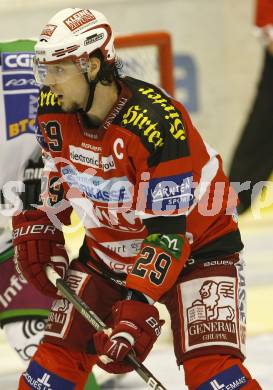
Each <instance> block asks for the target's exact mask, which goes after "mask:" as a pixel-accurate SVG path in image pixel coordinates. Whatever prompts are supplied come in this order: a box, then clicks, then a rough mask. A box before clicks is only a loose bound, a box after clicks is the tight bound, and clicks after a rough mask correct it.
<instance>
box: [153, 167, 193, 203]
mask: <svg viewBox="0 0 273 390" xmlns="http://www.w3.org/2000/svg"><path fill="white" fill-rule="evenodd" d="M192 202H193V188H192V175H191V173H186V174H184V175H176V176H166V177H163V178H156V179H152V180H150V183H149V188H148V195H147V207H148V209H150V210H153V211H159V210H161V211H172V210H178V209H179V210H186V209H188V207H189V206H190V205H191V204H192Z"/></svg>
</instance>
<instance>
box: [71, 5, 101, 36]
mask: <svg viewBox="0 0 273 390" xmlns="http://www.w3.org/2000/svg"><path fill="white" fill-rule="evenodd" d="M95 19H96V18H95V16H94V15H93V14H92V12H91V11H90V10H89V9H83V10H80V11H78V12H75V13H74V14H73V15H71V16H69V17H68V18H66V19H65V20H64V24H65V25H66V26H67V27H68V28H69V30H70V31H75V30H77V29H78V28H80V27H82V26H84V25H85V24H87V23H89V22H91V21H93V20H95Z"/></svg>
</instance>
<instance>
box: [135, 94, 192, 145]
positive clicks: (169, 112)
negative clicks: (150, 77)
mask: <svg viewBox="0 0 273 390" xmlns="http://www.w3.org/2000/svg"><path fill="white" fill-rule="evenodd" d="M139 92H141V94H142V95H144V96H147V98H148V99H149V100H151V101H152V104H157V105H159V106H160V107H161V108H163V112H165V116H164V117H165V119H167V120H168V122H169V124H170V129H169V130H170V133H171V134H172V136H173V138H175V139H177V140H179V141H184V140H185V139H186V130H185V127H184V124H183V121H182V119H181V114H180V113H179V112H178V111H177V110H176V108H175V107H174V106H173V105H172V104H170V102H169V101H168V100H167V99H165V98H164V97H163V96H162V95H161V94H160V93H158V92H156V91H155V90H154V89H153V88H139Z"/></svg>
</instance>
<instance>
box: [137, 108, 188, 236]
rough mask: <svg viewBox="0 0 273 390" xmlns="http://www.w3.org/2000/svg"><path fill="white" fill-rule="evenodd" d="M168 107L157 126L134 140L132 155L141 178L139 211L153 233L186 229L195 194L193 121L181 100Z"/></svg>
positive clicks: (157, 119)
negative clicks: (190, 138)
mask: <svg viewBox="0 0 273 390" xmlns="http://www.w3.org/2000/svg"><path fill="white" fill-rule="evenodd" d="M164 108H165V107H163V110H161V115H160V116H158V117H157V116H156V117H155V119H154V124H153V123H152V127H153V128H152V129H151V130H150V131H149V128H148V129H147V128H146V129H145V131H142V132H140V133H139V138H138V139H133V141H132V146H131V153H130V154H131V157H130V158H131V159H132V161H133V165H134V167H135V169H136V181H137V184H136V186H135V188H136V190H135V194H134V200H135V203H136V210H137V215H138V216H139V217H140V219H142V221H143V222H144V224H145V225H146V227H147V228H148V230H149V231H150V232H151V233H166V234H168V233H184V232H185V219H186V214H187V211H188V209H189V207H190V206H191V205H192V203H193V197H194V190H193V167H192V159H191V155H190V148H189V143H188V130H189V127H190V126H192V124H191V121H190V118H189V116H188V114H187V112H186V110H184V109H183V106H181V105H179V103H177V102H175V101H170V102H169V103H168V106H167V110H164ZM155 124H157V125H156V126H155ZM159 229H160V230H159Z"/></svg>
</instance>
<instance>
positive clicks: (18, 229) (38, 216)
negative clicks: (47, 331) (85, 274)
mask: <svg viewBox="0 0 273 390" xmlns="http://www.w3.org/2000/svg"><path fill="white" fill-rule="evenodd" d="M12 223H13V244H14V246H15V256H14V261H15V266H16V270H17V272H19V273H22V274H23V275H24V277H25V278H26V279H27V280H28V281H29V282H30V283H32V284H33V285H34V286H35V287H36V288H37V289H38V290H39V291H41V292H42V293H43V294H45V295H49V296H51V297H54V298H56V296H57V289H56V287H54V286H53V284H51V282H50V281H49V280H48V278H47V276H46V274H45V266H46V265H48V264H49V265H51V266H52V267H53V268H54V269H55V270H56V271H57V272H58V273H59V274H60V276H61V277H62V278H63V277H64V276H65V273H66V270H67V268H68V264H69V260H68V256H67V253H66V250H65V248H64V236H63V233H62V232H61V231H60V230H58V229H57V228H55V227H54V226H53V225H52V224H51V222H50V220H49V219H48V218H47V216H46V214H45V213H44V212H43V211H40V210H29V211H25V212H23V213H21V214H19V215H17V216H14V217H13V219H12Z"/></svg>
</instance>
